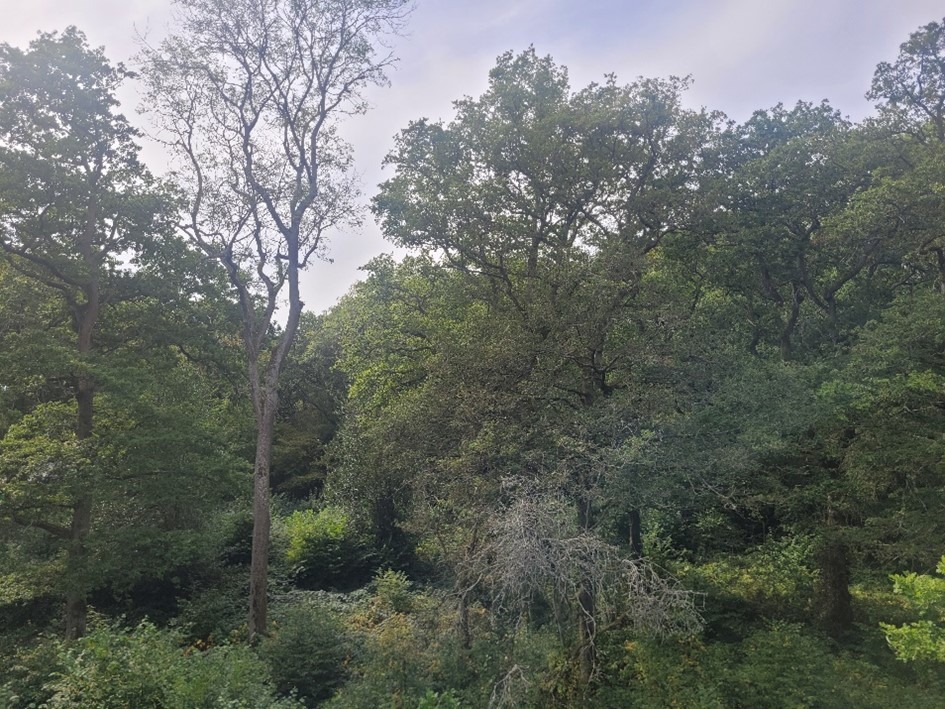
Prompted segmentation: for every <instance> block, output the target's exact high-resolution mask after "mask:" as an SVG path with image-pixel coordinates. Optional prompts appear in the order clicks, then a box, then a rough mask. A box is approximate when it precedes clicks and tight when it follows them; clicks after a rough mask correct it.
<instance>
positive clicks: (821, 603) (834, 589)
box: [816, 539, 853, 637]
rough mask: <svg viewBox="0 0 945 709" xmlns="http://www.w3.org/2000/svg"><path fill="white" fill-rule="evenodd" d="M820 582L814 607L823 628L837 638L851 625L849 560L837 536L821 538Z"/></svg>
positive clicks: (849, 628)
mask: <svg viewBox="0 0 945 709" xmlns="http://www.w3.org/2000/svg"><path fill="white" fill-rule="evenodd" d="M817 565H818V567H819V570H820V582H819V583H818V586H817V599H816V601H817V608H818V611H819V616H820V620H821V623H822V624H823V627H824V630H826V631H827V632H828V633H830V634H831V635H833V636H834V637H838V636H841V635H843V634H844V633H846V632H848V631H849V630H851V629H852V628H853V604H852V598H851V596H850V559H849V556H848V553H847V548H846V545H845V544H844V543H843V542H842V541H840V540H838V539H827V540H825V541H824V543H823V545H822V546H821V548H820V550H819V551H818V553H817Z"/></svg>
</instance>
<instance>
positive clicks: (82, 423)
mask: <svg viewBox="0 0 945 709" xmlns="http://www.w3.org/2000/svg"><path fill="white" fill-rule="evenodd" d="M90 240H91V236H90V235H89V234H88V233H87V234H86V236H85V238H84V239H83V241H82V243H80V250H81V252H82V255H83V257H84V258H85V261H86V263H89V264H92V252H91V247H90V246H89V243H90ZM85 296H86V303H85V304H84V305H83V306H80V307H79V308H78V309H77V311H76V312H75V325H76V329H77V331H78V332H77V334H78V339H77V348H78V351H79V356H80V358H85V357H87V356H88V355H89V353H91V351H92V332H93V331H94V329H95V324H96V323H97V321H98V315H99V309H100V303H99V286H98V280H97V279H96V278H93V279H92V280H91V282H90V283H89V285H88V286H87V287H86V289H85ZM75 401H76V425H75V437H76V440H78V441H87V440H89V439H90V438H91V437H92V433H93V430H94V427H95V382H94V380H93V379H92V377H91V375H90V374H89V373H88V372H86V371H81V372H79V375H78V376H77V377H76V384H75ZM91 528H92V499H91V497H90V495H89V493H88V490H87V489H84V490H82V491H81V492H80V493H79V494H78V496H77V498H76V500H75V501H74V502H73V505H72V521H71V523H70V527H69V545H68V547H67V550H66V568H67V569H68V570H69V576H70V579H69V588H68V589H67V591H66V607H65V613H64V621H65V636H66V639H68V640H75V639H76V638H80V637H82V636H83V635H85V630H86V627H87V623H88V607H87V604H86V592H87V589H86V587H85V583H84V582H81V581H79V580H78V578H77V577H79V578H81V576H82V575H83V572H84V571H85V567H86V565H87V564H88V559H87V558H86V546H85V542H86V539H87V538H88V536H89V530H90V529H91Z"/></svg>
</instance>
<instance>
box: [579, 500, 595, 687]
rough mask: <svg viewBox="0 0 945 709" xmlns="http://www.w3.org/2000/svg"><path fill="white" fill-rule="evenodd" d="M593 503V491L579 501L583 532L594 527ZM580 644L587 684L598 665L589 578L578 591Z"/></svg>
mask: <svg viewBox="0 0 945 709" xmlns="http://www.w3.org/2000/svg"><path fill="white" fill-rule="evenodd" d="M593 515H594V511H593V501H592V499H591V490H590V489H589V486H588V488H587V489H586V490H585V493H584V495H583V496H582V499H580V500H578V525H579V526H580V528H581V530H582V531H587V530H589V529H590V528H591V526H592V525H593ZM577 600H578V643H579V649H578V653H579V655H578V656H579V660H580V671H581V680H582V681H583V682H584V683H585V684H587V683H588V682H589V681H590V679H591V675H592V674H593V672H594V667H595V666H596V664H597V646H596V644H595V638H596V636H597V620H596V619H597V601H596V597H595V589H594V584H593V582H592V581H591V579H589V578H586V577H585V578H582V579H581V587H580V590H579V591H578V598H577Z"/></svg>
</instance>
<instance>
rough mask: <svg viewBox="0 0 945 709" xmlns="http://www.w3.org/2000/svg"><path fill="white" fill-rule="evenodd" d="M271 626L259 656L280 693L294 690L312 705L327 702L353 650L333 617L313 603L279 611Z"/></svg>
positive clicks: (340, 680)
mask: <svg viewBox="0 0 945 709" xmlns="http://www.w3.org/2000/svg"><path fill="white" fill-rule="evenodd" d="M272 626H273V627H272V635H271V636H270V637H268V638H266V639H265V640H264V641H263V643H262V645H261V646H260V654H261V656H262V658H263V659H264V660H265V661H266V662H267V663H268V664H269V670H270V675H271V677H272V679H273V681H274V682H275V685H276V688H277V689H278V690H279V692H280V693H282V694H289V693H292V692H293V691H294V692H295V693H296V694H297V696H298V697H299V698H301V699H303V700H306V701H307V702H312V703H314V702H318V701H321V700H324V699H327V698H328V697H329V696H330V695H331V693H332V691H333V690H334V689H335V688H336V687H337V686H338V685H340V684H341V682H342V681H343V679H344V672H345V670H344V668H345V664H346V662H345V661H346V659H347V655H348V653H349V651H350V648H349V645H350V643H349V642H348V639H347V638H346V636H345V633H344V630H343V628H342V627H341V624H340V623H339V621H338V620H337V619H336V618H335V616H334V614H333V613H331V612H330V611H328V610H327V609H326V608H324V607H320V606H317V605H315V604H313V603H305V604H299V605H296V606H292V607H289V608H288V609H285V610H283V611H281V612H277V613H276V614H275V617H274V622H273V624H272Z"/></svg>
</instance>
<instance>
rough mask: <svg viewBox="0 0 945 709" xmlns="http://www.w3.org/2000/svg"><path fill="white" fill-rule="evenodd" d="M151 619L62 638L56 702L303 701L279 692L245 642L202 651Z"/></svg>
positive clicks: (143, 706) (63, 708) (189, 707)
mask: <svg viewBox="0 0 945 709" xmlns="http://www.w3.org/2000/svg"><path fill="white" fill-rule="evenodd" d="M179 641H180V636H179V635H178V634H177V633H175V632H173V631H166V630H160V629H158V628H156V627H155V626H154V625H152V624H151V623H148V622H142V623H140V624H139V625H138V626H137V627H135V628H131V629H127V628H121V627H118V626H113V625H108V624H105V623H102V624H98V625H97V626H96V627H94V628H93V629H92V632H90V633H89V634H88V635H86V636H85V637H84V638H82V639H80V640H78V641H76V642H74V643H59V644H58V649H59V658H60V661H61V663H62V670H61V673H60V674H57V675H56V676H54V677H53V678H51V680H50V682H49V683H48V689H49V690H50V691H51V692H52V698H51V699H50V701H49V703H48V706H49V707H50V708H52V709H79V708H83V709H87V708H88V707H96V708H98V709H112V708H114V709H126V708H127V707H135V709H149V708H151V707H153V708H154V709H158V708H161V709H164V708H167V707H173V708H174V709H214V708H216V707H221V708H222V707H226V708H227V709H240V708H243V707H245V709H259V708H262V707H293V706H298V704H297V703H296V702H294V701H293V700H288V699H285V700H279V699H277V698H276V696H275V692H274V691H273V687H272V684H271V683H270V681H269V677H268V672H267V667H266V665H265V663H263V662H262V661H261V660H260V659H259V658H257V657H256V655H255V654H254V653H253V651H252V650H251V649H249V648H247V647H245V646H239V645H223V646H219V647H215V648H211V649H209V650H206V651H203V652H202V651H200V650H197V649H194V648H186V649H185V648H183V647H181V645H180V642H179Z"/></svg>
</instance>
